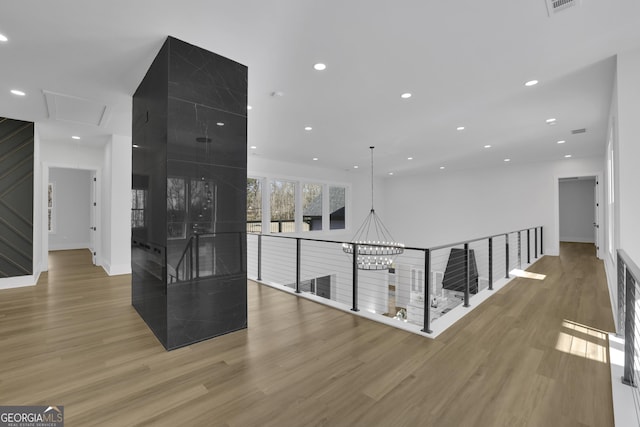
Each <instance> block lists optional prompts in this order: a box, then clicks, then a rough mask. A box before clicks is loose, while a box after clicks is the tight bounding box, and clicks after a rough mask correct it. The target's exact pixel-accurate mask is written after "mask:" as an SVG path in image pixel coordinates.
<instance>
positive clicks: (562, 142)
mask: <svg viewBox="0 0 640 427" xmlns="http://www.w3.org/2000/svg"><path fill="white" fill-rule="evenodd" d="M565 142H567V141H565V140H564V139H561V140H560V141H558V144H564V143H565Z"/></svg>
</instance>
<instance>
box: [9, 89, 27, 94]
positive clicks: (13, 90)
mask: <svg viewBox="0 0 640 427" xmlns="http://www.w3.org/2000/svg"><path fill="white" fill-rule="evenodd" d="M11 93H12V94H14V95H17V96H25V95H26V93H24V92H23V91H21V90H18V89H11Z"/></svg>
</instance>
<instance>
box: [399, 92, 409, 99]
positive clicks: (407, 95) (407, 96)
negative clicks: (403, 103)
mask: <svg viewBox="0 0 640 427" xmlns="http://www.w3.org/2000/svg"><path fill="white" fill-rule="evenodd" d="M400 98H402V99H408V98H411V94H410V93H409V92H405V93H403V94H402V95H400Z"/></svg>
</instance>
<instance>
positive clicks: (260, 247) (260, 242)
mask: <svg viewBox="0 0 640 427" xmlns="http://www.w3.org/2000/svg"><path fill="white" fill-rule="evenodd" d="M260 280H262V234H258V281H260Z"/></svg>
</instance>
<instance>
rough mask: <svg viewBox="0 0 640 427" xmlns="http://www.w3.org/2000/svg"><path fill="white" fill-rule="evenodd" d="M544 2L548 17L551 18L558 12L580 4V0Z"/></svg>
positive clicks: (548, 0)
mask: <svg viewBox="0 0 640 427" xmlns="http://www.w3.org/2000/svg"><path fill="white" fill-rule="evenodd" d="M546 2H547V12H548V13H549V16H553V15H555V14H556V13H558V12H562V11H563V10H565V9H568V8H570V7H573V6H578V5H579V4H580V0H546Z"/></svg>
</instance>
